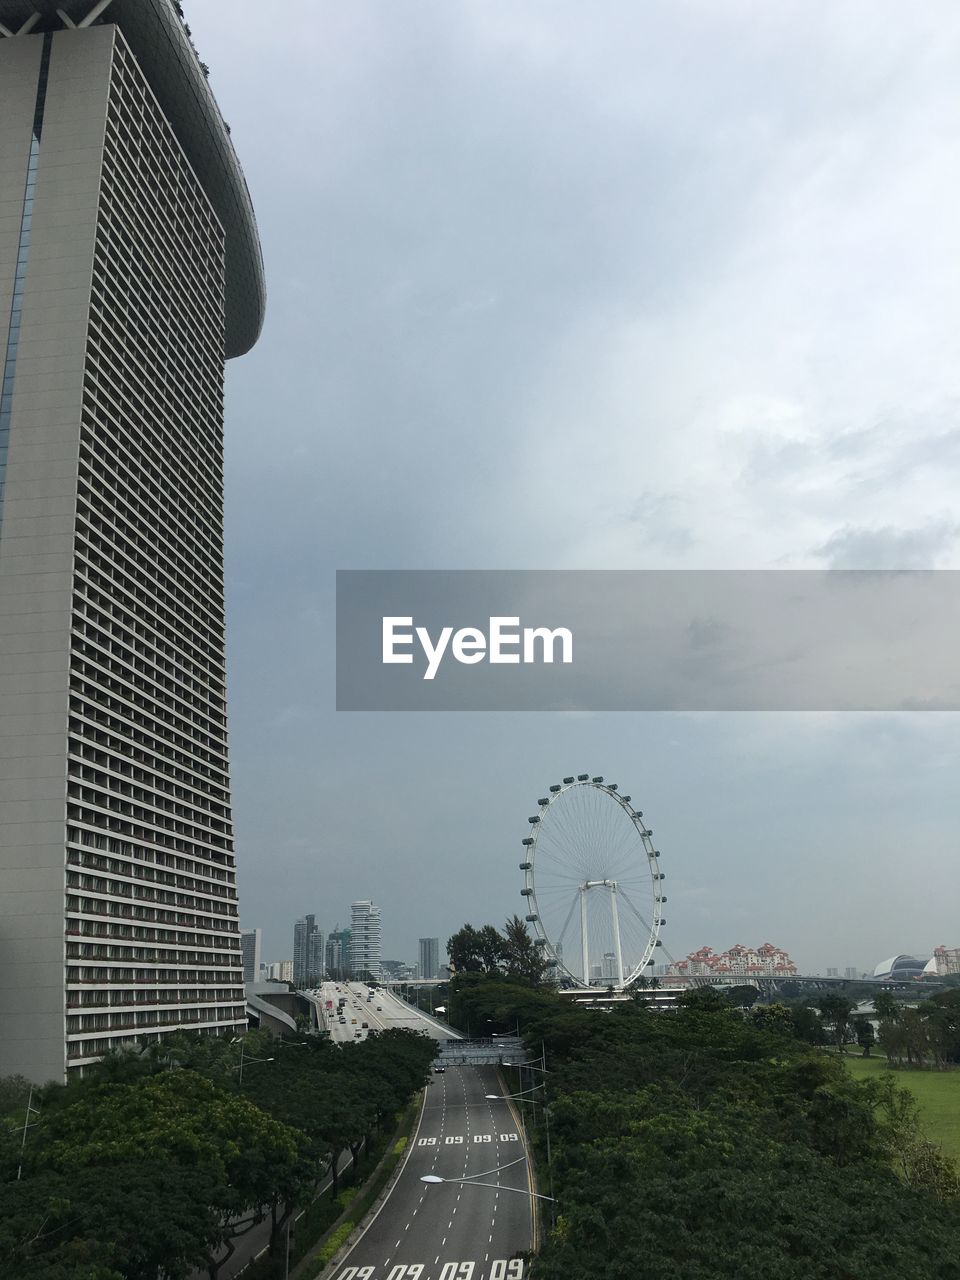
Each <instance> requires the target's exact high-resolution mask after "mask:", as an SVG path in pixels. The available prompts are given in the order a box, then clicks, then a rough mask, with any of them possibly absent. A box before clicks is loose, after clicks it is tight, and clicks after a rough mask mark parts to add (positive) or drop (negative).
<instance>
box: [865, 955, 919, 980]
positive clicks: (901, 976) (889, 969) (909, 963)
mask: <svg viewBox="0 0 960 1280" xmlns="http://www.w3.org/2000/svg"><path fill="white" fill-rule="evenodd" d="M926 964H927V961H926V960H925V959H924V960H917V959H915V958H914V957H913V956H907V955H899V956H891V957H890V959H889V960H881V961H880V963H879V964H878V965H877V967H876V968H875V969H874V971H873V976H874V977H875V978H876V979H877V980H878V981H879V982H908V981H910V979H912V978H921V977H922V976H923V973H924V968H925V966H926Z"/></svg>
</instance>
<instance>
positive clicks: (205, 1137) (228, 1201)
mask: <svg viewBox="0 0 960 1280" xmlns="http://www.w3.org/2000/svg"><path fill="white" fill-rule="evenodd" d="M304 1146H305V1139H304V1137H303V1135H302V1134H299V1133H297V1132H296V1131H295V1130H293V1129H290V1128H288V1127H287V1126H286V1125H283V1124H279V1123H278V1122H277V1121H276V1120H273V1119H271V1118H270V1117H269V1116H267V1115H266V1114H265V1113H264V1112H263V1111H261V1110H260V1108H259V1107H256V1106H254V1105H253V1103H251V1102H249V1101H248V1100H247V1099H245V1098H241V1097H237V1096H236V1095H234V1094H231V1093H229V1092H227V1091H225V1090H224V1089H222V1088H218V1087H217V1086H216V1085H214V1084H213V1083H212V1082H210V1081H209V1080H206V1079H204V1078H203V1077H201V1076H199V1075H197V1074H196V1073H195V1072H192V1071H184V1070H176V1071H170V1070H167V1071H162V1072H159V1073H157V1074H155V1075H152V1076H147V1077H145V1078H141V1079H138V1080H136V1081H134V1082H132V1083H123V1084H105V1083H102V1082H100V1081H96V1080H94V1081H93V1082H85V1081H80V1082H78V1083H76V1084H74V1085H70V1086H67V1087H66V1088H62V1089H61V1090H59V1091H58V1093H57V1096H56V1097H55V1099H53V1105H50V1106H47V1105H45V1106H44V1108H43V1112H42V1114H41V1121H40V1125H39V1127H38V1132H37V1135H36V1138H35V1143H34V1148H33V1154H32V1160H33V1167H34V1169H36V1170H37V1171H38V1172H45V1171H46V1172H49V1173H50V1174H53V1175H62V1176H63V1177H64V1178H65V1179H66V1180H67V1182H68V1183H69V1184H70V1185H72V1186H73V1187H74V1188H76V1189H77V1190H80V1191H81V1194H82V1190H81V1189H82V1188H83V1187H84V1186H85V1185H86V1184H87V1183H88V1181H93V1180H96V1179H97V1178H98V1177H100V1176H101V1174H102V1173H103V1172H104V1171H106V1172H109V1171H110V1170H113V1169H114V1168H115V1167H116V1166H117V1165H118V1164H119V1165H124V1164H127V1163H129V1164H136V1163H137V1162H146V1163H147V1164H150V1163H153V1164H158V1165H159V1164H162V1165H165V1166H166V1167H167V1169H168V1175H169V1177H171V1178H173V1179H174V1180H177V1179H180V1180H182V1181H183V1182H184V1183H185V1184H187V1185H189V1187H190V1190H191V1194H192V1196H193V1197H194V1200H195V1202H196V1203H198V1204H200V1205H202V1206H203V1208H204V1211H205V1216H204V1218H203V1222H202V1229H201V1228H200V1226H199V1225H198V1222H197V1220H196V1219H191V1221H190V1223H189V1224H186V1225H184V1224H183V1223H182V1219H179V1218H176V1217H174V1221H173V1226H171V1228H170V1230H169V1233H168V1235H169V1239H170V1243H169V1247H168V1254H167V1256H166V1257H165V1258H164V1259H163V1261H162V1262H161V1263H159V1264H158V1265H159V1266H160V1267H161V1268H162V1269H165V1270H166V1271H167V1272H169V1273H171V1274H173V1275H176V1274H178V1271H177V1269H178V1268H180V1269H182V1267H183V1265H184V1262H185V1261H192V1262H193V1263H194V1264H196V1263H197V1262H200V1261H202V1262H203V1264H204V1265H205V1266H206V1267H207V1269H208V1272H209V1274H210V1276H211V1280H215V1277H216V1275H217V1272H218V1270H219V1268H220V1267H221V1266H222V1265H223V1262H224V1261H226V1259H227V1258H229V1257H230V1256H231V1254H232V1253H233V1251H234V1249H235V1245H234V1243H233V1242H234V1240H235V1239H236V1238H237V1237H238V1236H240V1235H242V1234H244V1232H245V1231H246V1230H249V1229H250V1227H251V1226H253V1225H254V1224H255V1223H256V1222H258V1221H261V1220H262V1219H263V1217H264V1216H265V1214H266V1212H267V1210H268V1209H269V1208H270V1206H271V1204H273V1203H274V1201H275V1197H276V1196H277V1195H279V1196H280V1197H281V1198H282V1199H283V1200H284V1201H285V1202H288V1203H289V1202H292V1201H293V1200H295V1198H296V1195H297V1192H298V1190H299V1188H300V1187H301V1186H302V1185H303V1183H304V1180H305V1178H306V1177H307V1175H308V1169H307V1168H306V1167H305V1164H304V1161H303V1148H304ZM172 1194H173V1192H172V1191H171V1195H172ZM75 1196H76V1191H75V1192H74V1197H73V1198H75ZM168 1202H169V1197H168ZM71 1203H72V1200H71ZM168 1212H169V1208H168ZM78 1220H79V1221H82V1215H79V1216H78ZM177 1222H180V1223H181V1226H180V1228H176V1224H177ZM175 1228H176V1229H175ZM198 1231H199V1232H200V1233H199V1234H198ZM224 1248H225V1249H226V1254H225V1255H224V1256H223V1257H219V1258H218V1254H219V1253H220V1251H221V1250H223V1249H224ZM137 1265H139V1263H138V1261H137V1259H136V1257H134V1258H132V1259H124V1261H123V1269H124V1273H125V1274H126V1273H127V1272H128V1271H131V1270H132V1269H133V1268H135V1267H136V1266H137ZM151 1265H153V1262H152V1259H151ZM156 1271H157V1266H154V1270H153V1273H152V1274H153V1275H156ZM136 1274H139V1273H136Z"/></svg>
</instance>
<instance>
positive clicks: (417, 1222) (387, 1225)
mask: <svg viewBox="0 0 960 1280" xmlns="http://www.w3.org/2000/svg"><path fill="white" fill-rule="evenodd" d="M490 1093H495V1094H498V1095H499V1094H500V1093H501V1087H500V1083H499V1080H498V1078H497V1072H496V1070H495V1068H493V1067H450V1068H448V1069H447V1071H446V1072H445V1073H444V1074H442V1075H435V1076H434V1077H433V1084H432V1085H431V1086H430V1087H429V1088H428V1089H427V1091H426V1099H425V1103H424V1107H423V1111H422V1112H421V1116H420V1123H419V1126H418V1128H417V1131H416V1133H415V1134H414V1136H413V1138H412V1139H411V1148H410V1154H409V1157H408V1159H407V1161H406V1164H405V1165H404V1168H403V1171H402V1173H401V1174H400V1177H399V1178H398V1179H397V1181H396V1183H395V1184H394V1186H393V1189H392V1191H391V1192H390V1194H389V1196H388V1197H387V1199H386V1200H385V1201H384V1203H383V1205H382V1206H381V1208H380V1211H379V1212H378V1213H377V1215H376V1217H375V1218H373V1220H372V1221H371V1222H370V1224H369V1225H368V1226H367V1228H366V1230H365V1231H364V1233H363V1234H362V1236H361V1237H360V1239H359V1240H358V1241H357V1243H356V1244H355V1245H354V1246H353V1248H352V1249H351V1250H350V1251H349V1253H348V1254H347V1255H346V1256H345V1257H344V1259H343V1261H342V1262H340V1263H339V1265H338V1266H336V1267H335V1268H333V1269H331V1273H330V1274H331V1276H332V1280H522V1277H524V1275H525V1274H526V1272H525V1263H524V1262H523V1260H522V1259H520V1258H518V1257H516V1256H515V1255H516V1254H517V1253H519V1252H521V1251H526V1250H528V1249H530V1247H531V1243H532V1228H533V1218H532V1207H533V1205H534V1203H535V1202H534V1200H533V1199H532V1198H531V1196H530V1192H531V1190H532V1188H531V1185H530V1181H529V1174H528V1166H527V1160H526V1150H525V1148H524V1142H523V1134H522V1132H521V1130H520V1125H519V1123H518V1121H517V1117H516V1113H515V1112H514V1110H513V1108H512V1107H511V1105H510V1103H509V1102H507V1101H505V1100H503V1101H490V1100H488V1099H487V1097H486V1096H485V1095H486V1094H490ZM424 1174H433V1175H434V1176H437V1177H441V1178H451V1179H465V1180H466V1181H465V1182H460V1181H456V1182H443V1183H432V1184H431V1183H425V1182H421V1177H422V1175H424Z"/></svg>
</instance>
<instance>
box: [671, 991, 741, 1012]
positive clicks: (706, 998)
mask: <svg viewBox="0 0 960 1280" xmlns="http://www.w3.org/2000/svg"><path fill="white" fill-rule="evenodd" d="M677 1005H678V1006H679V1007H680V1008H681V1009H690V1010H696V1011H697V1012H698V1013H729V1012H730V1003H729V1001H728V1000H727V999H726V998H725V997H724V996H722V995H721V994H720V992H719V991H718V990H717V989H716V987H691V989H690V990H689V991H684V992H683V994H682V995H679V996H677Z"/></svg>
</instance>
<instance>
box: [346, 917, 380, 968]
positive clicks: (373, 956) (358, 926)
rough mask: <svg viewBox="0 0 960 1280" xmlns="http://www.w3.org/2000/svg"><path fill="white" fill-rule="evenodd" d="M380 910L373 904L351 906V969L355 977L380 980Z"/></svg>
mask: <svg viewBox="0 0 960 1280" xmlns="http://www.w3.org/2000/svg"><path fill="white" fill-rule="evenodd" d="M380 935H381V922H380V908H379V907H376V906H374V904H373V903H372V902H369V901H365V902H354V903H352V904H351V906H350V968H351V970H352V971H353V974H354V976H355V977H358V978H375V979H377V978H379V977H380V959H381V954H382V953H381V936H380Z"/></svg>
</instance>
